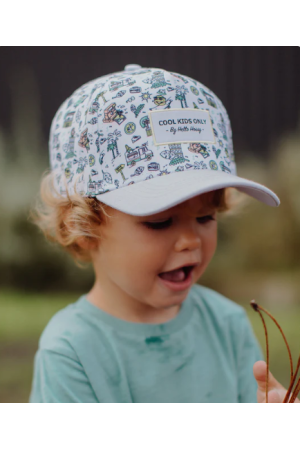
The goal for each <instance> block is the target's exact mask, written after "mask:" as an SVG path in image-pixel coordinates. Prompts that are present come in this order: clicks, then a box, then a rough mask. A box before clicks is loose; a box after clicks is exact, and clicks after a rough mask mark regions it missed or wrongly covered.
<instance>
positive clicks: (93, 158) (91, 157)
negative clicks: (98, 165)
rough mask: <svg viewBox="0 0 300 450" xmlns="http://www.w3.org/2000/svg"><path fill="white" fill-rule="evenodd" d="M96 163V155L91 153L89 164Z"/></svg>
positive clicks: (91, 165)
mask: <svg viewBox="0 0 300 450" xmlns="http://www.w3.org/2000/svg"><path fill="white" fill-rule="evenodd" d="M94 164H95V156H94V155H90V156H89V166H90V167H93V165H94Z"/></svg>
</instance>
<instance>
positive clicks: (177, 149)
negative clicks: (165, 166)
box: [166, 144, 185, 166]
mask: <svg viewBox="0 0 300 450" xmlns="http://www.w3.org/2000/svg"><path fill="white" fill-rule="evenodd" d="M169 149H170V158H171V161H170V166H173V165H175V164H180V163H183V162H185V158H184V156H183V153H182V148H181V144H170V145H169ZM166 151H167V150H166Z"/></svg>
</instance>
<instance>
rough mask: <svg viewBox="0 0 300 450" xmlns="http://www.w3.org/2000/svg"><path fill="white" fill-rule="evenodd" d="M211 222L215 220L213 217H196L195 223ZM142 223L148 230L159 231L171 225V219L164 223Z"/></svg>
mask: <svg viewBox="0 0 300 450" xmlns="http://www.w3.org/2000/svg"><path fill="white" fill-rule="evenodd" d="M211 220H215V219H214V217H213V216H203V217H197V221H198V222H199V223H201V224H203V223H208V222H210V221H211ZM143 223H144V225H145V226H146V227H147V228H150V229H152V230H161V229H163V228H168V227H169V226H170V225H171V223H172V219H168V220H165V221H164V222H143Z"/></svg>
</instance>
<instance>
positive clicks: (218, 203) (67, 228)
mask: <svg viewBox="0 0 300 450" xmlns="http://www.w3.org/2000/svg"><path fill="white" fill-rule="evenodd" d="M66 187H67V186H66ZM66 194H67V197H63V196H61V195H60V194H59V193H58V192H57V190H56V189H55V187H54V178H53V173H52V172H50V173H49V172H48V171H46V172H44V174H43V176H42V180H41V185H40V193H39V197H38V198H37V200H36V204H35V206H34V207H33V208H32V209H31V211H30V219H31V221H32V222H33V223H35V224H36V225H37V226H38V227H39V228H40V230H42V232H43V233H44V235H45V237H46V238H47V239H48V240H49V241H52V242H55V243H57V244H59V245H61V246H62V247H63V248H64V249H65V250H66V251H68V252H69V253H70V254H71V255H72V256H73V258H74V259H75V262H76V264H77V265H78V266H79V267H83V266H82V264H80V262H91V255H90V252H89V251H88V250H87V249H86V248H83V246H81V245H80V244H79V241H80V239H82V238H84V239H86V240H88V241H95V240H96V241H99V239H100V237H101V224H102V223H103V222H106V220H107V219H108V218H110V217H111V216H110V215H109V213H108V210H109V208H110V207H108V206H107V205H106V204H104V203H102V202H101V201H100V200H98V199H96V198H93V197H83V196H82V195H80V194H78V193H75V194H73V195H69V193H68V190H67V189H66ZM239 194H240V193H238V192H237V191H236V190H235V189H234V188H223V189H217V190H214V191H209V192H207V193H205V194H202V202H203V204H204V205H205V206H206V205H212V206H214V207H215V208H216V210H217V213H222V214H223V215H224V214H225V215H233V214H234V215H236V214H238V211H239V210H240V209H241V207H243V205H244V204H245V198H244V197H246V196H242V197H239Z"/></svg>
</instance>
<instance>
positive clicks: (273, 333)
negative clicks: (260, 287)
mask: <svg viewBox="0 0 300 450" xmlns="http://www.w3.org/2000/svg"><path fill="white" fill-rule="evenodd" d="M78 297H79V294H78V295H76V294H73V295H70V294H68V295H66V294H63V295H58V294H52V295H50V294H49V295H44V294H43V295H39V294H36V293H35V294H29V293H26V294H25V293H17V292H2V293H1V292H0V362H1V370H0V403H26V402H28V398H29V394H30V389H31V382H32V375H33V358H34V355H35V352H36V350H37V347H38V340H39V336H40V335H41V333H42V331H43V329H44V328H45V326H46V324H47V323H48V321H49V320H50V318H51V317H52V316H53V315H54V314H55V313H56V312H57V311H58V310H60V309H62V308H64V307H65V306H66V305H67V304H69V303H72V302H74V301H76V300H77V299H78ZM262 306H263V305H262ZM267 309H268V308H267ZM246 311H247V313H248V317H249V319H250V321H251V323H252V326H253V329H254V332H255V334H256V336H257V338H258V341H259V342H260V344H261V346H262V349H263V350H264V351H265V338H264V331H263V326H262V324H261V321H260V318H259V315H258V314H257V313H255V312H254V311H253V310H252V308H251V307H250V306H249V307H248V306H246ZM270 312H271V313H272V314H273V313H274V314H273V315H274V316H275V318H276V320H277V321H278V322H279V324H280V325H281V327H282V329H283V331H284V333H285V335H286V338H287V340H288V342H289V345H290V347H291V352H292V356H293V359H294V366H295V365H296V362H297V358H298V355H299V352H300V339H299V338H300V329H299V321H300V306H293V307H289V309H285V310H280V309H278V310H277V311H270ZM266 323H267V327H268V332H269V343H270V370H271V372H272V373H273V375H274V376H275V377H276V378H277V379H278V381H279V382H280V383H282V384H283V385H284V386H288V383H289V360H288V354H287V351H286V347H285V344H284V341H283V339H282V337H281V335H280V332H279V330H278V329H277V328H276V326H275V325H274V324H273V322H272V321H271V320H270V319H269V318H268V317H266Z"/></svg>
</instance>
